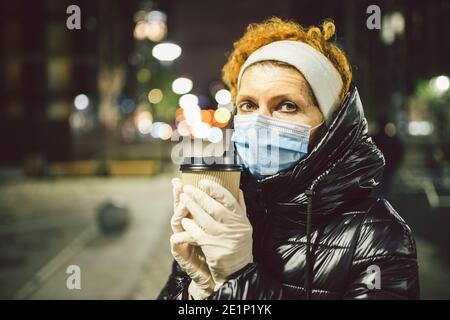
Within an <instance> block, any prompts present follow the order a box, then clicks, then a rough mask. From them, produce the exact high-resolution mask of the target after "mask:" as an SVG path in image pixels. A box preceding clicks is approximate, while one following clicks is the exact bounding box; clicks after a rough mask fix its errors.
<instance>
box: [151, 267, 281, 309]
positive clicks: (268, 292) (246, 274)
mask: <svg viewBox="0 0 450 320" xmlns="http://www.w3.org/2000/svg"><path fill="white" fill-rule="evenodd" d="M189 282H190V278H189V276H188V275H187V274H185V273H184V272H183V271H182V269H181V268H180V267H179V266H178V264H177V263H176V262H174V264H173V267H172V274H171V275H170V277H169V280H168V281H167V283H166V285H165V286H164V288H163V290H162V291H161V293H160V294H159V296H158V299H160V300H186V299H188V298H189V295H188V292H187V289H188V286H189ZM287 298H288V297H287V296H286V292H284V290H283V287H282V285H281V284H280V283H279V282H277V281H276V280H275V279H273V278H272V277H271V276H270V275H269V274H268V273H266V272H265V271H264V270H263V269H262V268H261V267H260V266H259V265H258V264H257V263H250V264H248V265H247V266H245V267H244V268H242V269H241V270H239V271H237V272H236V273H235V274H233V275H231V276H230V277H229V279H228V280H227V281H226V282H225V283H224V284H223V285H222V286H221V287H220V288H219V290H218V291H216V292H215V293H214V294H213V295H211V296H210V297H209V299H210V300H281V299H287Z"/></svg>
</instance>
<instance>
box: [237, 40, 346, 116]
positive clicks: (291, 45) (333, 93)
mask: <svg viewBox="0 0 450 320" xmlns="http://www.w3.org/2000/svg"><path fill="white" fill-rule="evenodd" d="M267 60H274V61H281V62H284V63H287V64H290V65H291V66H293V67H295V68H296V69H297V70H298V71H300V72H301V73H302V74H303V76H304V77H305V79H306V81H308V83H309V85H310V86H311V89H312V91H313V93H314V96H315V97H316V100H317V103H318V104H319V108H320V110H321V111H322V113H323V115H324V116H325V119H326V122H327V124H329V123H330V122H331V120H332V115H333V112H334V110H335V108H336V107H337V106H338V104H339V96H340V94H341V90H342V86H343V82H342V78H341V75H340V74H339V72H338V71H337V70H336V68H335V67H334V66H333V64H332V63H331V62H330V60H328V59H327V58H326V57H325V56H324V55H323V54H322V53H320V52H319V51H317V50H316V49H314V48H313V47H311V46H310V45H307V44H306V43H303V42H299V41H291V40H282V41H275V42H272V43H269V44H267V45H265V46H263V47H261V48H259V49H257V50H256V51H254V52H253V53H252V54H251V55H250V56H249V57H248V58H247V60H246V61H245V63H244V64H243V65H242V67H241V70H240V72H239V76H238V81H237V85H238V89H239V87H240V82H241V78H242V74H243V73H244V71H245V69H247V68H248V67H249V66H250V65H252V64H254V63H256V62H260V61H267Z"/></svg>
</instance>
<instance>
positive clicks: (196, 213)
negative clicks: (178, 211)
mask: <svg viewBox="0 0 450 320" xmlns="http://www.w3.org/2000/svg"><path fill="white" fill-rule="evenodd" d="M180 202H181V203H183V204H184V205H185V206H186V208H187V209H188V210H189V212H190V213H191V215H192V217H193V218H194V220H195V222H197V224H198V225H199V226H200V227H201V228H202V229H203V230H205V231H206V232H207V233H209V234H212V235H214V234H217V233H218V232H219V230H220V224H219V223H218V222H217V221H216V220H214V219H213V218H212V217H211V216H210V215H209V214H208V213H206V212H205V211H204V210H203V209H202V208H201V207H200V206H199V205H198V204H197V203H196V202H195V201H194V199H192V198H191V197H190V196H188V195H187V194H186V193H182V194H181V195H180ZM183 220H184V219H183ZM183 220H182V222H183ZM183 228H184V226H183Z"/></svg>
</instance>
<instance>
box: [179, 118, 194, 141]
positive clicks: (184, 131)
mask: <svg viewBox="0 0 450 320" xmlns="http://www.w3.org/2000/svg"><path fill="white" fill-rule="evenodd" d="M177 129H178V133H179V134H180V136H184V137H185V136H188V135H190V134H191V127H190V126H189V124H188V123H187V122H186V120H183V121H180V123H178V127H177Z"/></svg>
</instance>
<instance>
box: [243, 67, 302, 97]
mask: <svg viewBox="0 0 450 320" xmlns="http://www.w3.org/2000/svg"><path fill="white" fill-rule="evenodd" d="M260 90H263V91H266V90H274V91H277V92H278V93H280V90H281V91H286V92H287V93H291V92H296V93H302V92H305V91H306V92H308V91H309V90H308V83H307V82H306V80H305V78H304V77H303V75H302V74H301V73H300V72H299V71H298V70H296V69H294V68H293V67H285V66H278V65H266V64H256V65H254V66H250V67H249V68H248V69H247V70H245V72H244V74H243V76H242V80H241V86H240V88H239V91H238V96H240V95H241V96H242V95H251V94H252V93H255V91H260Z"/></svg>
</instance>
